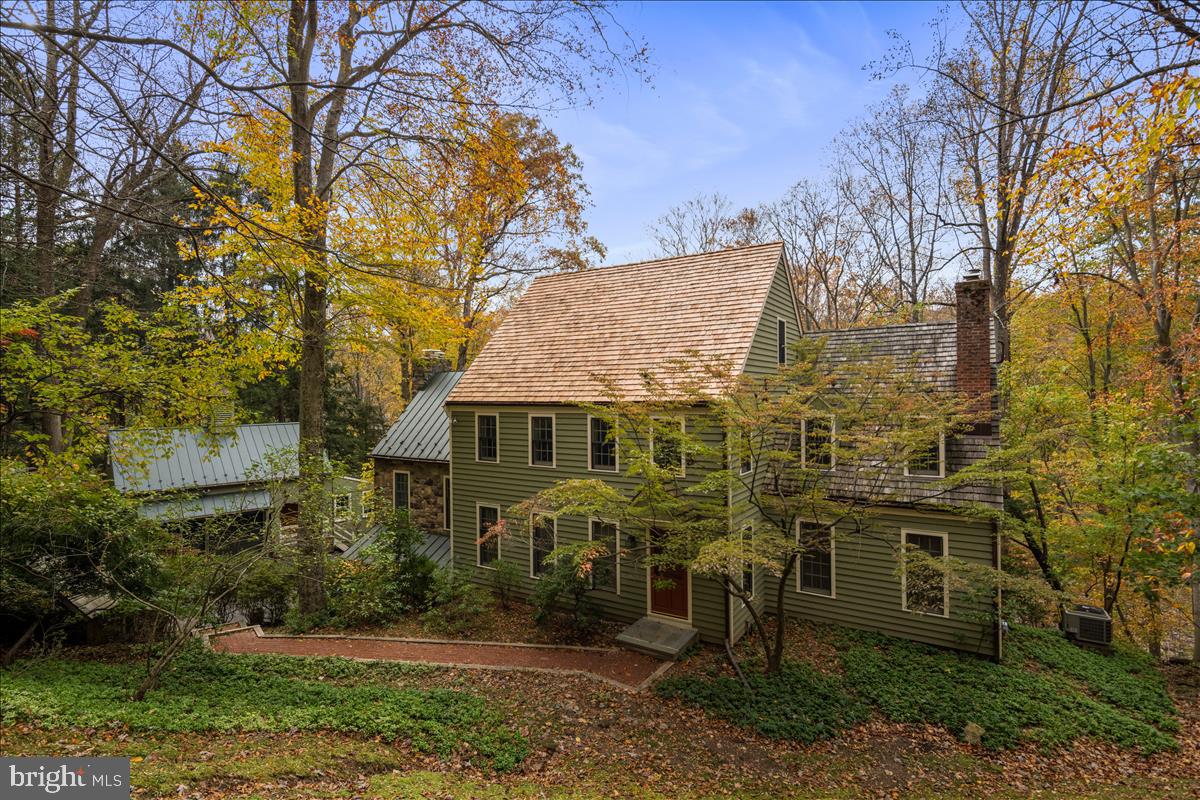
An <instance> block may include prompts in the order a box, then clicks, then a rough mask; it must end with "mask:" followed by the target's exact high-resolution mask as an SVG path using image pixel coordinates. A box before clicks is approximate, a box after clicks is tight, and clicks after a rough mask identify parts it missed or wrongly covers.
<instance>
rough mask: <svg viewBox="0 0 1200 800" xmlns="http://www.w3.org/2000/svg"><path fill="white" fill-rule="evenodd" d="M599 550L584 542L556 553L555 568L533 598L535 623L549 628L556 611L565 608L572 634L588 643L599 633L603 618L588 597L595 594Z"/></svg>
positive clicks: (538, 583)
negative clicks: (594, 570) (594, 563)
mask: <svg viewBox="0 0 1200 800" xmlns="http://www.w3.org/2000/svg"><path fill="white" fill-rule="evenodd" d="M595 549H596V545H595V544H594V543H592V542H583V543H581V544H578V545H568V546H566V547H561V548H559V549H558V550H556V551H555V552H554V554H553V556H554V564H553V566H552V567H551V569H550V571H549V572H548V573H546V574H545V575H543V576H542V579H541V580H540V581H538V582H537V586H536V587H535V588H534V590H533V596H532V597H531V598H530V599H531V600H532V602H533V619H534V622H536V623H537V624H538V625H547V624H549V622H550V621H551V620H552V619H553V617H554V613H555V611H556V610H557V609H558V608H560V607H562V606H565V607H566V610H567V615H568V618H569V620H570V623H571V630H572V632H573V633H574V634H575V635H576V636H577V637H579V638H581V639H587V638H590V637H591V636H592V635H593V634H594V633H595V632H596V627H597V625H598V624H599V622H600V614H599V611H598V609H597V608H596V604H595V603H594V602H592V599H591V598H590V597H588V593H589V592H590V591H591V590H592V573H591V564H592V559H593V557H594V554H595Z"/></svg>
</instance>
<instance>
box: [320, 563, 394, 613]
mask: <svg viewBox="0 0 1200 800" xmlns="http://www.w3.org/2000/svg"><path fill="white" fill-rule="evenodd" d="M325 592H326V597H327V601H328V608H329V614H330V615H331V616H332V618H333V620H334V622H335V623H336V624H340V625H346V626H349V627H357V626H360V625H381V624H383V623H386V622H391V621H392V620H394V619H396V618H397V617H399V616H400V615H401V614H402V613H403V612H404V606H403V605H402V604H401V603H400V601H399V598H398V596H397V592H396V586H395V583H394V580H393V571H392V569H391V565H390V564H378V563H365V562H362V561H349V560H346V559H336V560H334V561H331V562H330V564H329V571H328V572H327V573H326V578H325Z"/></svg>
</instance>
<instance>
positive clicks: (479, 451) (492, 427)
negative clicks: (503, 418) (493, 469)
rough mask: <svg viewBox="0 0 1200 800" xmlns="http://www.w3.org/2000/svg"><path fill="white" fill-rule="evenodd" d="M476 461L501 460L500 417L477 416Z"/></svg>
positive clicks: (496, 415)
mask: <svg viewBox="0 0 1200 800" xmlns="http://www.w3.org/2000/svg"><path fill="white" fill-rule="evenodd" d="M475 460H476V461H492V462H495V461H499V460H500V415H499V414H478V413H477V414H476V415H475Z"/></svg>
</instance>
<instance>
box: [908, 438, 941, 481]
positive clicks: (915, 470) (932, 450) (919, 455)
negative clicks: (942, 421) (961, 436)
mask: <svg viewBox="0 0 1200 800" xmlns="http://www.w3.org/2000/svg"><path fill="white" fill-rule="evenodd" d="M904 474H905V475H906V476H907V477H910V478H944V477H946V434H944V433H943V434H939V435H938V438H937V441H935V442H930V443H929V444H928V445H926V446H925V447H922V448H918V449H917V450H914V451H913V452H912V453H911V454H909V456H908V461H906V462H905V464H904Z"/></svg>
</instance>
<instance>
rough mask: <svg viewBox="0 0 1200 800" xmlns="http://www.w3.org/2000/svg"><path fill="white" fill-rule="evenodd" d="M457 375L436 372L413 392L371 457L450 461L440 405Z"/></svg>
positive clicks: (448, 444) (447, 428) (446, 427)
mask: <svg viewBox="0 0 1200 800" xmlns="http://www.w3.org/2000/svg"><path fill="white" fill-rule="evenodd" d="M462 376H463V373H461V372H439V373H438V374H436V375H434V376H433V377H431V378H430V379H429V382H428V383H427V384H425V388H423V389H422V390H421V391H419V392H417V393H416V395H414V396H413V399H412V400H411V401H410V402H409V404H408V407H407V408H405V409H404V413H402V414H401V415H400V419H398V420H396V424H395V425H393V426H392V427H391V428H390V429H389V430H388V432H387V433H386V434H385V435H384V437H383V438H382V439H380V440H379V444H377V445H375V449H374V450H372V451H371V455H372V456H378V457H380V458H400V459H407V460H413V461H446V462H449V461H450V424H449V421H448V420H447V419H446V412H445V411H443V410H442V404H443V403H445V401H446V395H448V394H450V390H452V389H453V388H454V387H455V385H457V384H458V379H459V378H461V377H462Z"/></svg>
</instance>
